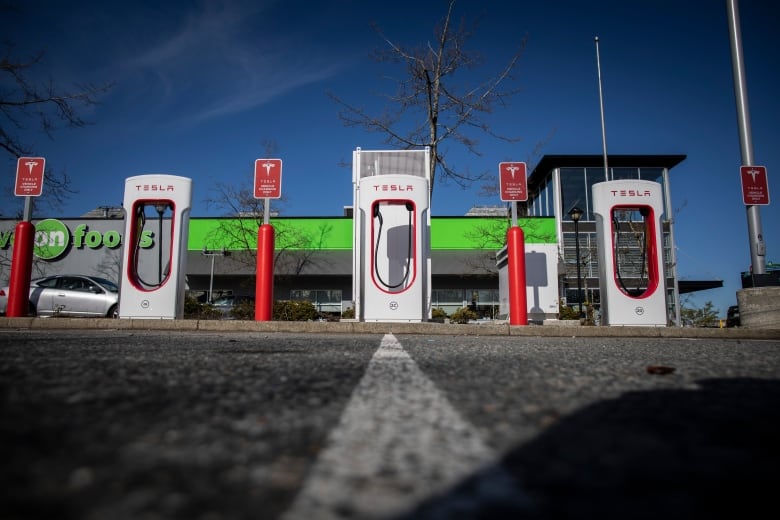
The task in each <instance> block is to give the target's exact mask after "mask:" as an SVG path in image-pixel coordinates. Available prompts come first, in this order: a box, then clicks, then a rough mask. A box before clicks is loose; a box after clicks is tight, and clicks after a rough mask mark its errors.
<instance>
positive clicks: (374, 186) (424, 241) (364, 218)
mask: <svg viewBox="0 0 780 520" xmlns="http://www.w3.org/2000/svg"><path fill="white" fill-rule="evenodd" d="M429 164H430V152H429V150H428V149H425V150H404V151H364V150H361V149H360V148H358V149H357V150H356V151H355V152H354V153H353V188H354V208H356V211H355V212H354V215H353V228H354V247H353V255H354V257H353V294H354V297H355V317H356V318H357V319H358V320H360V321H382V322H420V321H427V320H428V319H430V316H431V265H430V189H429V187H430V183H429V178H430V173H429V172H430V170H429Z"/></svg>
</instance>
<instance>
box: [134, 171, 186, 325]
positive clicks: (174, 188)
mask: <svg viewBox="0 0 780 520" xmlns="http://www.w3.org/2000/svg"><path fill="white" fill-rule="evenodd" d="M123 206H124V208H125V235H124V236H125V245H124V252H123V261H122V281H121V284H120V289H119V291H120V292H119V317H120V318H161V319H166V318H167V319H175V318H179V319H181V318H183V317H184V289H185V283H186V279H185V273H186V262H187V237H188V233H189V222H190V209H191V206H192V180H191V179H188V178H186V177H177V176H175V175H157V174H153V175H139V176H136V177H130V178H128V179H126V180H125V198H124V204H123ZM166 217H167V218H166ZM144 231H152V234H153V237H154V239H153V240H154V244H145V243H142V242H143V240H145V239H144ZM147 236H148V234H147Z"/></svg>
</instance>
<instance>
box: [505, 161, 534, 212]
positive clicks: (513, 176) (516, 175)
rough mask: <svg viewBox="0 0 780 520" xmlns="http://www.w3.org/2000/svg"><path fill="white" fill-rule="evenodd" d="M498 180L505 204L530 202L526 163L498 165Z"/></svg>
mask: <svg viewBox="0 0 780 520" xmlns="http://www.w3.org/2000/svg"><path fill="white" fill-rule="evenodd" d="M498 180H499V185H500V189H501V200H502V201H504V202H512V201H526V200H528V186H527V184H526V178H525V163H522V162H502V163H498Z"/></svg>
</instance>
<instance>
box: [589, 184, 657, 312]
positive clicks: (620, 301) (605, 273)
mask: <svg viewBox="0 0 780 520" xmlns="http://www.w3.org/2000/svg"><path fill="white" fill-rule="evenodd" d="M593 211H594V213H595V215H596V239H597V242H598V252H599V282H600V289H601V317H602V323H603V324H604V325H649V326H666V322H667V320H666V284H665V276H664V263H663V242H662V240H661V230H662V224H661V217H662V215H663V190H662V188H661V185H660V184H658V183H657V182H652V181H642V180H617V181H607V182H600V183H597V184H594V185H593Z"/></svg>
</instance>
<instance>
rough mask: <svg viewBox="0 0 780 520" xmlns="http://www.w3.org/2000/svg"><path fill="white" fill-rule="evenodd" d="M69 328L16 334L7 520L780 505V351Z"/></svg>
mask: <svg viewBox="0 0 780 520" xmlns="http://www.w3.org/2000/svg"><path fill="white" fill-rule="evenodd" d="M3 321H6V320H0V322H3ZM72 321H77V322H78V323H68V324H67V325H62V324H64V323H66V322H65V321H60V322H59V325H60V326H59V327H57V326H55V325H58V323H57V322H58V320H51V319H50V320H40V319H39V320H35V326H29V327H25V326H18V325H19V323H20V322H16V325H17V326H15V327H8V326H5V327H4V328H0V457H2V460H3V461H4V463H3V465H2V469H0V485H2V488H3V490H4V491H3V494H2V499H0V510H2V511H3V518H19V519H22V518H24V519H27V518H64V519H68V518H73V519H76V518H79V519H104V518H105V519H108V518H111V519H124V518H127V519H130V518H150V519H153V518H187V519H193V518H197V519H200V518H202V519H219V518H225V519H232V518H242V519H243V518H247V519H248V518H284V519H296V518H306V519H318V518H426V519H427V518H583V519H584V518H595V517H599V518H657V517H659V516H663V517H671V518H691V517H704V516H709V517H713V518H718V517H727V516H728V517H733V516H737V515H738V516H740V517H758V516H759V513H760V512H762V511H763V510H764V509H765V508H771V507H772V506H773V491H774V487H775V486H774V482H775V480H776V479H775V477H776V468H777V467H780V448H778V447H777V442H776V440H777V438H778V435H780V406H778V404H780V350H779V349H780V340H778V338H777V337H776V336H775V337H769V338H760V339H750V338H744V337H731V335H732V334H733V333H732V332H728V331H724V332H725V334H724V335H722V336H720V337H714V338H713V337H660V336H656V335H652V336H650V335H645V336H642V335H636V334H628V335H624V336H620V337H615V336H610V337H603V336H602V337H595V336H594V337H587V336H579V335H577V334H576V333H570V334H563V333H561V332H560V331H558V332H559V333H558V334H556V335H552V334H551V333H548V334H551V335H548V336H545V335H541V334H535V335H530V334H528V335H524V334H523V333H520V334H499V333H494V331H492V330H490V329H489V328H484V329H479V330H480V331H481V332H479V333H476V332H474V328H471V329H468V331H469V333H468V334H466V333H461V334H452V333H450V334H439V333H434V334H420V333H413V332H400V331H399V328H398V327H395V326H393V328H395V329H396V330H395V331H392V332H391V333H388V332H387V331H382V330H381V329H382V328H386V327H387V324H384V326H383V327H379V328H378V330H377V331H376V332H349V331H342V332H340V333H332V332H328V333H320V334H314V333H312V332H309V331H308V330H299V331H293V332H289V331H281V330H249V331H242V330H233V331H232V332H229V331H225V330H202V329H200V330H199V329H197V327H196V328H190V329H182V327H183V324H176V323H175V322H169V323H168V324H166V325H167V327H164V326H163V324H158V325H157V326H158V329H157V330H155V329H154V328H143V329H142V328H138V327H137V326H138V325H140V324H139V323H134V324H133V325H134V328H130V327H126V328H118V327H110V326H109V325H111V324H115V325H116V324H119V323H120V322H123V321H124V320H102V321H101V322H100V323H101V325H100V326H99V327H98V328H90V327H86V325H87V322H86V321H80V320H72ZM41 322H44V323H43V325H41V326H39V325H40V324H41ZM6 325H7V323H6ZM121 325H127V324H125V323H121ZM256 325H257V324H256ZM234 326H235V325H234ZM244 326H247V325H244ZM309 326H316V325H304V326H303V328H304V329H306V328H307V327H309ZM68 327H70V328H68ZM240 327H241V325H239V326H238V328H240ZM350 327H352V325H350ZM474 327H483V325H476V326H474ZM541 328H542V327H540V329H541ZM624 332H626V331H624ZM586 334H587V333H586Z"/></svg>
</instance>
